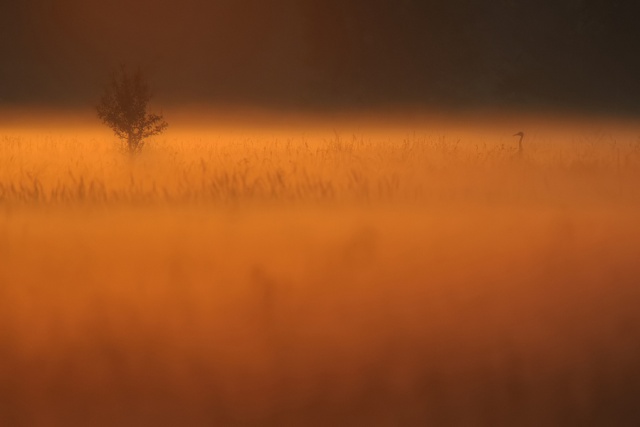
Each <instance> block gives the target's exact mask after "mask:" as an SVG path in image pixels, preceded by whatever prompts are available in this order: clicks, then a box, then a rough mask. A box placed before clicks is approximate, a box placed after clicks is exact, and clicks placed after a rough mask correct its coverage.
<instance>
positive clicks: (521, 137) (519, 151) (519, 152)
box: [513, 132, 524, 157]
mask: <svg viewBox="0 0 640 427" xmlns="http://www.w3.org/2000/svg"><path fill="white" fill-rule="evenodd" d="M513 136H519V137H520V140H519V141H518V152H517V153H516V156H517V157H522V140H523V139H524V132H518V133H514V134H513Z"/></svg>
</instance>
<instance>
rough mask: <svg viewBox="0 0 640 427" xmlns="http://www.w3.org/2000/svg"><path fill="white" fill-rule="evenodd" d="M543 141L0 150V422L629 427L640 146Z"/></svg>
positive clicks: (320, 136)
mask: <svg viewBox="0 0 640 427" xmlns="http://www.w3.org/2000/svg"><path fill="white" fill-rule="evenodd" d="M541 129H542V130H540V132H538V133H537V134H536V133H534V134H533V135H528V139H527V140H525V157H524V158H523V159H521V160H517V159H515V158H514V157H513V153H514V149H513V148H514V147H515V145H514V144H513V142H514V141H513V139H511V138H510V136H509V135H510V133H509V132H508V131H506V130H505V129H502V128H495V129H493V128H491V129H489V130H487V129H477V130H474V129H466V130H456V129H450V130H448V131H447V132H444V133H429V132H427V131H424V132H416V133H409V134H407V133H406V130H388V129H386V130H374V131H366V130H365V131H354V132H343V131H340V130H338V131H334V130H333V129H330V130H328V131H327V130H324V131H322V130H316V129H314V130H305V129H304V128H302V129H296V130H295V131H293V130H291V131H287V130H286V129H285V130H278V131H276V130H273V129H270V130H266V131H256V132H253V133H249V132H247V133H246V134H242V135H240V134H236V133H233V132H230V133H225V132H216V131H211V130H209V131H206V132H199V133H198V132H195V131H194V132H192V133H187V132H184V133H183V134H179V133H176V134H174V136H171V137H168V138H167V139H161V140H157V141H155V142H154V144H152V145H150V147H151V149H150V150H148V152H146V153H145V154H144V155H143V156H141V157H139V158H136V159H133V160H131V159H128V158H127V157H126V156H123V155H121V154H120V153H119V152H118V151H117V150H116V149H115V148H114V146H113V145H112V141H110V140H109V139H108V138H107V137H105V136H103V135H101V134H100V133H94V132H93V131H92V132H89V133H86V134H80V135H77V136H75V137H74V136H69V133H70V132H69V131H67V133H64V134H61V135H60V136H55V135H54V136H51V135H49V134H45V136H41V135H38V134H35V133H34V134H29V133H28V132H26V131H24V132H23V131H18V132H13V133H12V132H10V131H7V132H5V136H4V137H1V138H2V141H1V143H0V424H2V425H8V426H22V425H25V426H31V425H34V426H41V425H54V426H58V425H59V426H69V425H96V426H100V425H105V426H106V425H136V426H137V425H150V426H151V425H153V426H161V425H167V426H173V425H194V426H199V425H202V426H205V425H206V426H210V425H221V426H235V425H242V426H247V425H255V426H264V425H274V426H280V425H291V426H298V425H310V426H311V425H318V426H324V425H345V426H350V425H371V426H377V425H380V426H392V425H393V426H396V425H407V426H414V425H433V426H480V425H486V426H500V425H502V426H540V425H549V426H566V425H581V426H610V425H616V426H626V425H628V426H635V425H638V423H639V422H640V409H638V405H637V396H638V395H640V363H638V360H640V332H638V331H639V330H640V329H639V326H640V315H639V314H638V311H637V307H638V303H640V287H638V284H639V283H640V264H638V261H637V260H638V255H639V254H640V220H638V218H640V205H639V203H638V202H639V201H640V198H639V196H640V186H638V182H640V179H638V178H640V176H639V175H640V168H639V164H640V156H639V155H638V147H637V143H638V139H637V136H634V135H635V134H634V132H628V131H625V132H623V133H621V134H620V135H613V134H607V133H606V132H597V133H594V132H589V133H586V134H580V133H576V130H575V129H570V130H564V131H562V132H560V131H558V130H557V129H554V130H553V132H551V131H548V132H545V129H544V128H541ZM614 131H615V130H614ZM511 133H513V132H511ZM443 134H444V135H445V136H441V135H443ZM505 134H506V135H507V136H504V135H505ZM354 135H355V136H354Z"/></svg>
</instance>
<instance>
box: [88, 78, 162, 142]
mask: <svg viewBox="0 0 640 427" xmlns="http://www.w3.org/2000/svg"><path fill="white" fill-rule="evenodd" d="M151 98H152V94H151V89H150V87H149V83H148V81H147V79H146V77H145V76H144V75H143V74H142V71H140V69H137V70H136V71H135V72H133V73H129V72H128V71H127V69H126V68H125V67H124V66H123V67H120V69H119V70H116V71H114V72H112V73H111V78H110V80H109V83H108V84H107V85H106V86H105V88H104V92H103V94H102V97H101V98H100V103H99V104H98V106H97V112H98V118H99V119H100V120H102V122H103V123H104V124H106V125H107V126H109V127H110V128H111V129H112V130H113V132H114V133H115V134H116V136H117V137H118V138H120V139H121V140H123V141H124V142H125V143H126V149H127V151H128V152H129V153H130V154H135V153H138V152H140V150H142V148H143V147H144V142H145V139H146V138H149V137H151V136H154V135H159V134H160V133H162V132H163V131H164V130H165V129H166V128H167V126H168V124H167V122H165V121H164V118H163V117H162V115H158V114H150V113H147V106H148V104H149V101H150V100H151Z"/></svg>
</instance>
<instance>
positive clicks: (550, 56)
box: [0, 0, 640, 112]
mask: <svg viewBox="0 0 640 427" xmlns="http://www.w3.org/2000/svg"><path fill="white" fill-rule="evenodd" d="M4 3H7V4H4ZM4 3H3V4H2V5H0V9H1V10H0V25H1V26H2V28H1V29H0V54H1V56H0V103H4V104H16V103H25V102H41V103H51V104H58V103H69V104H81V103H86V102H89V101H93V100H94V99H95V97H96V94H97V93H98V92H99V84H100V82H102V81H103V80H104V77H105V75H106V73H107V72H108V70H109V69H110V68H112V67H114V66H115V65H117V64H118V63H123V62H124V63H128V64H133V65H140V66H142V68H143V69H144V70H145V71H147V72H148V73H150V74H151V76H152V79H153V80H154V82H155V85H156V87H157V90H158V92H160V93H161V95H162V97H163V98H164V99H165V100H167V101H175V102H191V101H198V102H211V103H218V104H219V103H225V102H233V103H248V104H258V105H264V106H279V107H308V108H332V107H336V106H338V107H356V108H358V107H369V106H385V105H402V104H405V103H409V104H412V105H414V104H417V105H426V106H429V105H435V106H442V105H444V106H448V107H458V106H462V107H464V106H468V107H476V106H486V105H488V106H521V107H535V108H546V107H554V108H565V109H572V108H579V109H597V110H603V111H610V112H636V111H640V83H639V81H640V55H637V50H638V45H639V44H640V26H639V25H636V23H635V22H634V18H635V17H637V16H638V12H640V6H639V5H636V4H635V3H634V2H629V1H620V0H618V1H615V0H614V1H605V0H537V1H517V0H496V1H491V2H488V1H480V0H447V1H444V0H439V1H435V0H434V1H425V0H350V1H345V0H271V1H267V0H218V1H216V2H209V1H204V0H181V1H177V0H164V1H163V0H157V1H152V0H140V1H137V2H130V1H129V0H113V1H110V2H104V1H98V0H25V1H23V2H4Z"/></svg>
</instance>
